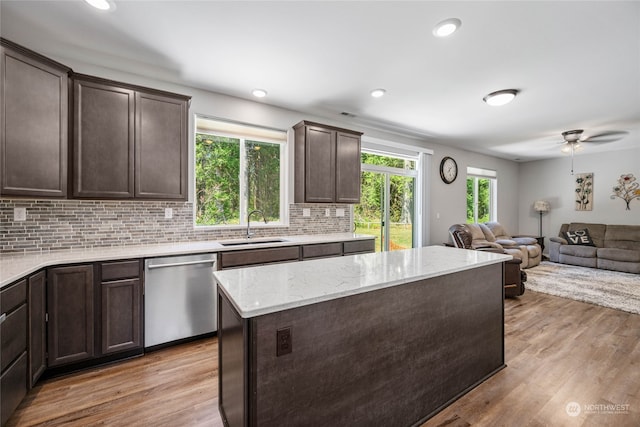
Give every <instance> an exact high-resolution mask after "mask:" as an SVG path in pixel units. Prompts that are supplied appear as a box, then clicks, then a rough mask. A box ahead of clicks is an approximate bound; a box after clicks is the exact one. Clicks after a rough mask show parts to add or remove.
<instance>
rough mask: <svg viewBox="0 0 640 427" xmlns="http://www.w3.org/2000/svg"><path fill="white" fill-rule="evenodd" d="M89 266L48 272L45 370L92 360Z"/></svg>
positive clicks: (91, 274) (90, 275)
mask: <svg viewBox="0 0 640 427" xmlns="http://www.w3.org/2000/svg"><path fill="white" fill-rule="evenodd" d="M93 288H94V285H93V264H89V265H77V266H70V267H56V268H50V269H49V270H48V280H47V297H48V303H47V307H48V312H49V323H48V332H49V337H48V350H49V360H48V366H50V367H52V366H58V365H63V364H67V363H72V362H79V361H82V360H87V359H91V358H92V357H94V299H93V298H94V296H93V295H94V294H93Z"/></svg>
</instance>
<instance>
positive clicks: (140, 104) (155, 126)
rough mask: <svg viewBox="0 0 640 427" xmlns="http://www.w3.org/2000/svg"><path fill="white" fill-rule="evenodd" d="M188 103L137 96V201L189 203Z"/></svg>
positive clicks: (173, 97) (183, 99)
mask: <svg viewBox="0 0 640 427" xmlns="http://www.w3.org/2000/svg"><path fill="white" fill-rule="evenodd" d="M188 102H189V98H188V97H183V96H181V95H162V94H154V93H147V92H140V91H138V92H136V192H135V194H136V197H138V198H145V199H176V200H187V191H188V189H187V167H188V166H187V155H188V150H187V123H188Z"/></svg>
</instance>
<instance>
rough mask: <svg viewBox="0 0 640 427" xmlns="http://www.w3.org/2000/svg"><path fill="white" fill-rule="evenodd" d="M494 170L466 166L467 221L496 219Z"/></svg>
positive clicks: (496, 204) (495, 178) (495, 180)
mask: <svg viewBox="0 0 640 427" xmlns="http://www.w3.org/2000/svg"><path fill="white" fill-rule="evenodd" d="M496 189H497V174H496V171H493V170H488V169H480V168H475V167H471V166H469V167H467V223H468V224H470V223H476V222H488V221H497V215H496V211H497V206H498V203H497V197H496V194H497V191H496Z"/></svg>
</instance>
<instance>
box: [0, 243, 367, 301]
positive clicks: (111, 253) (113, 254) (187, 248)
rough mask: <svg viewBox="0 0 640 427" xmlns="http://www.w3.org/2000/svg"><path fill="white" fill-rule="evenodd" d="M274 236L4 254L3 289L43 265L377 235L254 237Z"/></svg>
mask: <svg viewBox="0 0 640 427" xmlns="http://www.w3.org/2000/svg"><path fill="white" fill-rule="evenodd" d="M273 239H283V240H284V241H282V242H275V243H269V244H248V245H239V246H223V245H222V244H221V243H220V242H237V241H243V240H246V239H234V240H220V241H201V242H185V243H162V244H148V245H139V246H117V247H106V248H91V249H71V250H61V251H50V252H39V253H27V254H10V255H8V254H0V289H1V288H3V287H5V286H7V285H9V284H11V283H13V282H15V281H16V280H19V279H21V278H23V277H25V276H27V275H29V274H31V273H33V272H36V271H38V270H40V269H42V268H45V267H50V266H55V265H63V264H75V263H84V262H95V261H109V260H117V259H128V258H153V257H161V256H170V255H188V254H198V253H213V252H223V251H237V250H243V249H258V248H274V247H280V246H296V245H305V244H315V243H330V242H340V241H348V240H366V239H373V236H368V235H364V234H354V233H334V234H309V235H298V236H274V237H264V238H255V239H252V241H254V242H260V241H262V240H273Z"/></svg>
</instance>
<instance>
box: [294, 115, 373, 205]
mask: <svg viewBox="0 0 640 427" xmlns="http://www.w3.org/2000/svg"><path fill="white" fill-rule="evenodd" d="M293 128H294V131H295V142H294V145H295V168H294V174H295V182H294V187H295V191H294V195H295V203H360V139H361V136H362V133H361V132H355V131H352V130H347V129H341V128H336V127H333V126H327V125H322V124H318V123H312V122H308V121H302V122H300V123H298V124H297V125H295V126H294V127H293Z"/></svg>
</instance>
